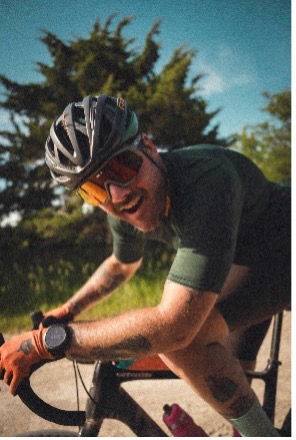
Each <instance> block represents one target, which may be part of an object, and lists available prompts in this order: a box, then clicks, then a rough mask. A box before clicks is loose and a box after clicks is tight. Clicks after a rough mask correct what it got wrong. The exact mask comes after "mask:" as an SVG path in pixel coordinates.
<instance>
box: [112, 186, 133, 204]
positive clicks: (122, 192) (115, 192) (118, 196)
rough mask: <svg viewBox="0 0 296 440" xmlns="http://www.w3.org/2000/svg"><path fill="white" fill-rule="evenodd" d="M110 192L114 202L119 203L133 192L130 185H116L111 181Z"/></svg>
mask: <svg viewBox="0 0 296 440" xmlns="http://www.w3.org/2000/svg"><path fill="white" fill-rule="evenodd" d="M108 190H109V194H110V196H111V200H112V202H113V203H119V202H122V201H123V200H125V198H126V197H127V196H128V195H129V194H130V193H131V189H130V186H129V185H128V186H121V185H116V184H115V183H110V184H109V185H108Z"/></svg>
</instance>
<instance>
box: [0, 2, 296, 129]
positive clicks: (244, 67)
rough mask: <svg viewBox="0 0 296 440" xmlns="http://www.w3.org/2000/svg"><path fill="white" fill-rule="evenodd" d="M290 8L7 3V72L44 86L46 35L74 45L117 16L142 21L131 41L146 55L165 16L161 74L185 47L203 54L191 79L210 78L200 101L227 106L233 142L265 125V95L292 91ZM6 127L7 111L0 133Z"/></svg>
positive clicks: (3, 31)
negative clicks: (247, 129) (149, 38)
mask: <svg viewBox="0 0 296 440" xmlns="http://www.w3.org/2000/svg"><path fill="white" fill-rule="evenodd" d="M290 7H291V3H290V0H158V1H155V0H132V1H130V0H103V1H102V0H83V1H79V0H63V1H58V0H0V53H1V58H0V74H4V75H6V76H7V77H8V78H10V79H12V80H15V81H18V82H21V83H28V82H37V81H40V80H41V77H40V75H39V74H38V72H37V67H36V62H37V61H42V62H50V58H49V55H48V53H47V51H46V48H45V46H44V45H43V44H42V43H41V42H40V41H39V40H38V38H39V37H40V36H41V29H46V30H48V31H50V32H52V33H54V34H56V35H57V36H58V37H59V38H61V39H63V40H65V41H69V40H73V39H75V38H76V37H77V36H87V35H88V34H89V32H90V31H91V30H92V27H93V24H94V22H95V20H96V19H99V20H100V22H101V23H104V22H105V20H106V18H107V17H108V16H109V15H110V14H112V13H113V12H118V19H121V18H123V17H126V16H129V15H132V16H135V19H134V21H133V22H132V24H131V25H129V26H128V27H127V28H126V29H125V31H124V36H126V37H135V38H136V41H135V46H137V47H138V48H139V49H141V48H142V47H143V44H144V40H145V37H146V35H147V33H148V31H149V30H150V28H151V26H152V24H153V23H154V21H155V20H156V19H157V18H161V19H162V24H161V27H160V35H159V36H158V38H157V40H158V41H159V42H160V43H161V50H160V60H159V63H158V66H157V67H158V69H161V68H162V66H163V65H164V64H165V63H166V62H167V61H168V60H169V59H170V57H171V55H172V53H173V51H174V49H176V48H177V47H179V46H180V45H182V44H186V45H187V47H189V48H193V49H196V50H197V56H196V58H195V60H194V62H193V64H192V74H196V73H204V74H205V77H204V79H203V80H202V82H201V83H200V85H201V87H202V90H201V91H200V95H202V96H203V97H204V98H205V99H207V101H208V103H209V106H208V110H214V109H217V108H221V111H220V113H219V115H218V116H217V117H216V119H215V122H216V123H219V124H220V135H221V136H227V135H229V134H231V133H233V132H239V131H240V130H241V129H242V127H243V126H245V125H248V124H256V123H259V122H260V121H262V120H266V118H267V115H266V114H264V113H263V112H262V111H261V109H262V107H263V106H264V105H265V102H266V101H265V100H264V99H263V98H262V92H263V91H265V90H267V91H269V92H271V93H275V92H279V91H282V90H284V89H285V88H290V87H291V84H290V82H291V12H290ZM117 22H118V21H117V19H115V21H114V23H115V24H116V23H117ZM2 91H3V90H2ZM0 92H1V90H0ZM6 122H7V118H6V116H5V115H4V114H3V113H1V114H0V129H1V128H4V126H5V124H6Z"/></svg>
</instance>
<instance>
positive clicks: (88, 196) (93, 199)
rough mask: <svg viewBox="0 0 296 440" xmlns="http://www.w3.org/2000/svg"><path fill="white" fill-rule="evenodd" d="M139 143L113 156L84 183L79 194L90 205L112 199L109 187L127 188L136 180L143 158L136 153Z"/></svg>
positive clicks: (100, 203)
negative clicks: (112, 185)
mask: <svg viewBox="0 0 296 440" xmlns="http://www.w3.org/2000/svg"><path fill="white" fill-rule="evenodd" d="M137 147H138V143H135V144H134V145H133V146H131V147H130V148H128V149H127V150H124V151H122V152H121V153H119V154H117V155H116V156H113V157H112V158H111V159H110V160H109V161H108V162H107V163H106V165H104V166H103V168H101V169H100V170H99V171H97V172H96V173H95V174H94V175H93V176H91V177H90V179H89V180H87V181H86V182H85V183H83V184H82V185H81V186H80V187H79V188H78V190H77V194H78V195H79V196H80V197H81V198H82V199H83V201H84V202H86V203H87V204H88V205H93V206H100V205H102V204H103V203H106V202H107V200H108V199H110V198H111V195H110V191H109V185H111V184H114V185H116V186H121V187H125V186H128V185H130V184H131V183H132V182H133V180H134V179H135V178H136V176H137V174H138V172H139V171H140V168H141V166H142V163H143V158H142V157H141V156H139V154H137V153H136V151H134V150H135V149H136V148H137Z"/></svg>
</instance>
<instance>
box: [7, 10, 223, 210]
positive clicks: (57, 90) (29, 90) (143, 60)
mask: <svg viewBox="0 0 296 440" xmlns="http://www.w3.org/2000/svg"><path fill="white" fill-rule="evenodd" d="M114 18H115V15H111V16H110V17H109V18H108V19H107V21H106V22H105V24H104V25H101V24H100V22H99V20H97V21H96V22H95V24H94V26H93V29H92V31H91V32H90V34H89V35H88V36H87V37H86V38H82V37H79V38H77V39H75V40H73V41H70V42H64V41H62V40H61V39H59V38H58V37H57V36H56V35H54V34H52V33H51V32H48V31H46V30H44V31H42V36H41V38H40V39H41V41H42V43H43V44H44V45H45V46H46V48H47V50H48V52H49V53H50V55H51V63H50V65H47V64H45V63H41V62H39V63H37V65H38V70H39V72H40V73H41V75H42V78H43V81H41V82H40V83H30V84H19V83H17V82H15V81H11V80H10V79H8V78H7V77H5V76H4V75H0V84H2V86H4V88H5V90H6V92H5V98H4V100H2V102H0V108H2V109H4V110H6V111H8V112H9V114H10V118H11V121H12V124H13V130H12V131H8V130H5V131H2V132H0V136H1V139H2V141H0V179H1V180H2V183H3V185H2V186H1V187H0V188H1V189H0V219H1V217H3V216H4V215H7V214H9V213H10V212H12V211H19V212H20V213H21V214H22V215H23V216H24V215H25V216H26V215H31V214H34V215H35V214H36V212H37V211H38V210H40V209H44V208H46V207H50V206H52V204H53V203H55V204H58V203H60V201H61V192H62V190H61V188H59V189H58V190H57V188H56V187H55V185H54V184H53V182H52V179H51V176H50V173H49V171H48V169H47V167H46V166H45V164H44V143H45V140H46V136H47V133H49V128H50V125H51V123H52V121H53V120H54V118H55V117H56V116H57V115H59V114H61V113H62V111H63V109H64V108H65V106H66V105H67V104H68V103H69V102H73V101H79V100H81V99H82V98H83V97H84V96H86V95H89V94H99V93H108V94H111V95H121V96H123V97H126V98H127V100H128V102H129V105H131V106H134V108H135V109H136V110H137V113H138V115H139V117H140V122H141V130H142V131H146V132H147V133H149V134H151V135H152V136H153V137H154V139H155V141H156V142H157V143H158V144H161V145H167V146H169V147H170V148H176V147H181V146H184V145H188V144H192V143H199V142H211V143H219V144H222V145H227V142H226V140H224V139H218V135H217V128H218V127H217V126H216V127H214V128H212V129H209V125H210V123H211V121H212V119H213V117H214V116H215V115H216V113H217V111H214V112H207V103H206V102H205V101H204V100H203V99H202V98H200V97H198V96H197V91H198V81H199V80H200V75H196V77H195V78H194V79H193V80H192V81H191V84H190V85H189V86H188V85H187V83H188V71H189V67H190V64H191V62H192V58H193V57H194V56H195V52H194V51H191V50H188V49H185V48H178V49H176V50H175V52H174V53H173V55H172V58H171V60H170V62H169V63H168V64H167V65H166V66H164V68H163V70H162V71H161V72H160V73H159V74H158V75H156V74H155V72H154V67H155V63H156V61H158V59H159V43H158V42H157V41H156V37H157V36H158V34H159V28H160V21H156V22H155V23H154V24H153V26H152V27H151V30H150V31H149V32H148V34H147V36H146V41H145V44H144V48H143V50H142V51H141V52H137V51H136V50H135V49H134V48H133V43H134V39H126V38H124V36H123V30H124V29H125V27H126V26H127V25H129V24H130V23H131V21H132V19H133V18H132V17H126V18H123V19H122V20H119V22H118V23H117V25H115V26H113V22H114ZM64 197H65V196H64Z"/></svg>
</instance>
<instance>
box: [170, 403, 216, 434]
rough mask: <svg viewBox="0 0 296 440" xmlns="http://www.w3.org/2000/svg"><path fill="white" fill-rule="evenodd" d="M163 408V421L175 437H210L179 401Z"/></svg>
mask: <svg viewBox="0 0 296 440" xmlns="http://www.w3.org/2000/svg"><path fill="white" fill-rule="evenodd" d="M163 409H164V414H163V421H164V423H165V424H166V425H167V427H168V428H169V430H170V431H171V433H172V434H173V436H174V437H209V436H208V434H207V433H206V432H205V431H204V430H203V429H202V428H201V427H200V426H197V425H196V424H195V423H194V421H193V419H192V417H190V416H189V415H188V414H187V413H186V412H185V411H184V410H183V409H182V408H181V407H180V406H179V405H178V404H177V403H174V404H173V405H171V406H170V405H164V407H163Z"/></svg>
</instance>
